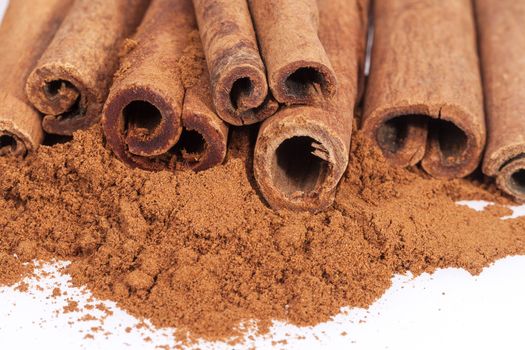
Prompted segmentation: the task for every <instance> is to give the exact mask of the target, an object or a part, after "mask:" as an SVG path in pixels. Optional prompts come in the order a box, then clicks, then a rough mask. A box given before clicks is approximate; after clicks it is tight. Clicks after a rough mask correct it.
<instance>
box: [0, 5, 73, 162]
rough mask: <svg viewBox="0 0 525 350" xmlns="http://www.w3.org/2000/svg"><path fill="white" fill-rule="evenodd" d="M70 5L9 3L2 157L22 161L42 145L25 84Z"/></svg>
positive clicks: (2, 66) (0, 78) (1, 87)
mask: <svg viewBox="0 0 525 350" xmlns="http://www.w3.org/2000/svg"><path fill="white" fill-rule="evenodd" d="M71 2H72V1H71V0H34V1H25V0H11V1H10V2H9V6H8V8H7V10H6V12H5V15H4V19H3V21H2V25H1V27H0V47H2V53H1V54H0V156H9V155H12V156H18V157H23V156H25V155H27V154H28V153H30V152H32V151H34V150H35V149H36V148H37V147H38V146H39V145H40V144H41V143H42V140H43V138H44V132H43V130H42V124H41V117H40V114H39V113H38V112H37V111H36V110H35V109H34V108H33V107H32V106H31V105H30V103H29V101H28V100H27V97H26V94H25V82H26V79H27V76H28V75H29V73H30V72H31V70H32V69H33V67H34V66H35V64H36V62H37V60H38V59H39V58H40V56H41V55H42V52H44V50H45V49H46V47H47V46H48V45H49V42H50V41H51V40H52V39H53V36H54V35H55V32H56V30H57V29H58V27H59V25H60V23H61V22H62V20H63V18H64V16H65V15H66V13H67V11H68V9H69V7H70V5H71Z"/></svg>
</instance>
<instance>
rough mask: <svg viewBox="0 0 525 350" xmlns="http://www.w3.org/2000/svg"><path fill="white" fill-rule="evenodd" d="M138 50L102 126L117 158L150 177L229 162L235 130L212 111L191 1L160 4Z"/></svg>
mask: <svg viewBox="0 0 525 350" xmlns="http://www.w3.org/2000/svg"><path fill="white" fill-rule="evenodd" d="M130 45H131V46H132V47H131V48H130V52H129V53H128V54H127V55H125V57H124V58H123V60H122V63H121V68H120V70H119V72H118V73H117V74H116V77H115V83H114V85H113V86H112V88H111V91H110V95H109V97H108V100H107V102H106V106H105V107H104V116H103V120H102V125H103V128H104V132H105V135H106V139H107V142H108V145H109V146H110V147H111V148H112V150H113V151H114V152H115V154H116V155H117V157H118V158H119V159H121V160H122V161H123V162H125V163H126V164H128V165H129V166H132V167H140V168H143V169H147V170H162V169H171V170H174V169H177V168H181V167H182V168H191V169H194V170H204V169H206V168H208V167H211V166H214V165H217V164H219V163H221V162H222V161H223V159H224V156H225V152H226V143H227V127H226V126H225V125H224V123H223V122H222V121H220V119H219V118H218V117H217V115H216V114H215V113H214V112H213V110H212V109H211V105H212V102H211V101H212V100H211V94H210V83H209V76H208V74H207V71H206V63H205V61H204V57H203V53H202V47H201V46H200V40H199V37H198V32H197V25H196V21H195V17H194V12H193V8H192V4H191V0H181V1H171V0H153V1H152V4H151V6H150V8H149V10H148V11H147V13H146V16H145V18H144V21H143V23H142V24H141V26H140V27H139V29H138V31H137V35H136V36H135V38H134V40H133V41H131V42H130ZM185 95H186V96H185Z"/></svg>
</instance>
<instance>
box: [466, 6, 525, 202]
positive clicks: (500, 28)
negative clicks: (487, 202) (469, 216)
mask: <svg viewBox="0 0 525 350" xmlns="http://www.w3.org/2000/svg"><path fill="white" fill-rule="evenodd" d="M475 8H476V14H477V21H478V31H479V43H480V52H481V61H482V73H483V83H484V87H485V98H486V99H485V101H486V111H487V133H488V140H487V149H486V152H485V158H484V161H483V172H484V173H485V174H487V175H489V176H495V177H496V183H497V185H498V186H499V188H500V189H502V190H503V191H505V192H506V193H508V194H511V195H513V196H514V197H516V198H517V199H520V200H525V60H524V57H525V35H524V34H523V23H525V3H524V2H523V1H514V0H476V2H475Z"/></svg>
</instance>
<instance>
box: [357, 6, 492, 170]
mask: <svg viewBox="0 0 525 350" xmlns="http://www.w3.org/2000/svg"><path fill="white" fill-rule="evenodd" d="M374 18H375V35H374V46H373V49H372V62H371V70H370V77H369V81H368V86H367V92H366V97H365V107H364V117H363V123H362V128H363V130H364V132H365V133H366V134H367V135H369V137H370V138H371V139H372V140H374V142H376V143H377V144H378V145H379V147H380V148H381V149H382V150H383V153H384V155H385V156H386V158H388V159H390V160H391V161H392V162H393V163H394V164H397V165H400V166H406V165H414V164H417V163H418V162H421V165H422V167H423V169H424V170H426V171H427V172H428V173H429V174H430V175H433V176H435V177H440V178H454V177H463V176H466V175H468V174H470V173H471V172H472V171H473V170H474V169H476V167H477V166H478V165H479V162H480V159H481V155H482V151H483V148H484V145H485V121H484V114H483V99H482V98H483V97H482V89H481V79H480V73H479V62H478V57H477V47H476V31H475V26H474V19H473V9H472V5H471V2H470V0H396V1H376V2H375V5H374Z"/></svg>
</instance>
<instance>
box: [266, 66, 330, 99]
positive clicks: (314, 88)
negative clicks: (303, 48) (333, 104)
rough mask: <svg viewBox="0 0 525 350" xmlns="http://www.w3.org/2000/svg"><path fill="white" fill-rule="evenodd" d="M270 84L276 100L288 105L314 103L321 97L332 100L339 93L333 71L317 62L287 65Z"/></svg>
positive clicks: (278, 71)
mask: <svg viewBox="0 0 525 350" xmlns="http://www.w3.org/2000/svg"><path fill="white" fill-rule="evenodd" d="M270 82H271V83H270V85H271V88H272V93H273V95H274V97H275V99H276V100H277V101H279V102H280V103H284V104H287V105H292V104H307V103H312V100H315V99H316V98H317V97H319V96H321V97H323V98H331V97H333V96H334V95H335V93H336V92H337V78H336V75H335V72H334V71H333V69H332V68H331V67H328V66H326V65H324V64H322V63H320V62H315V61H301V60H298V61H294V62H292V63H290V64H287V65H285V66H283V67H282V68H281V69H279V70H277V71H276V72H275V73H274V74H273V77H272V79H270ZM272 82H275V83H272Z"/></svg>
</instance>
